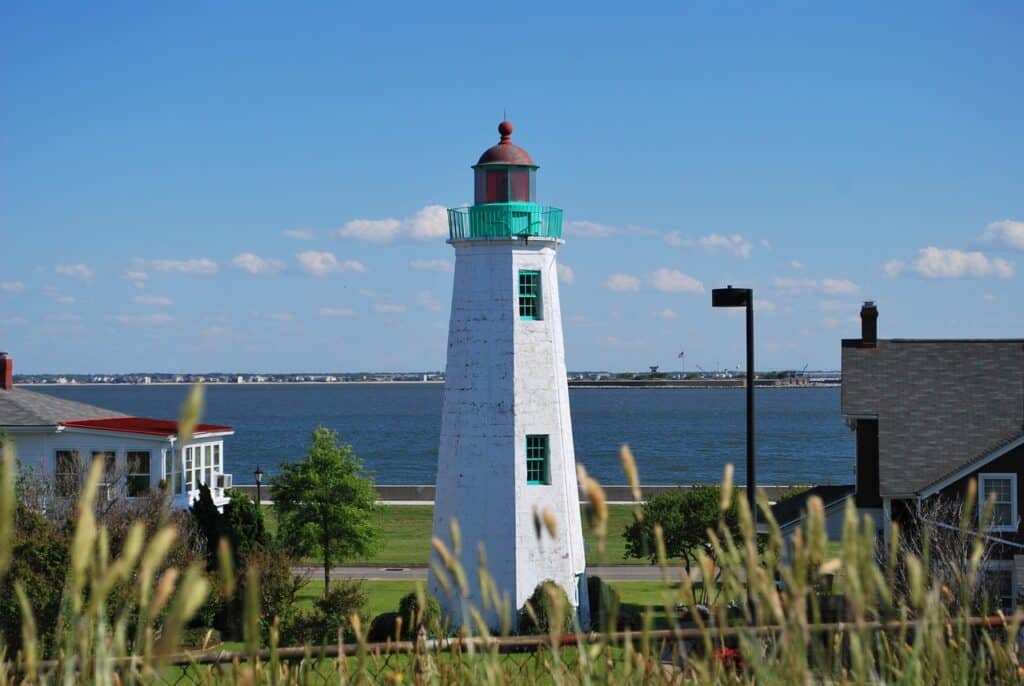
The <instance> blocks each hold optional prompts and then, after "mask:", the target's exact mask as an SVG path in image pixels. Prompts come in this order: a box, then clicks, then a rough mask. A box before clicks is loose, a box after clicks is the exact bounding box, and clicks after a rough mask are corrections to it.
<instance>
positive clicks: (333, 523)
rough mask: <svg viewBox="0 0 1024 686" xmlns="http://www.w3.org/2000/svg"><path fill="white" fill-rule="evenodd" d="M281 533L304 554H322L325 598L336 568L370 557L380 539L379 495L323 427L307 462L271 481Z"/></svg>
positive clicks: (344, 448)
mask: <svg viewBox="0 0 1024 686" xmlns="http://www.w3.org/2000/svg"><path fill="white" fill-rule="evenodd" d="M271 484H272V485H273V488H274V507H275V508H276V510H277V515H278V521H279V522H280V528H279V531H278V540H280V541H282V542H283V543H284V544H285V545H287V546H289V547H290V548H291V549H292V550H293V551H294V552H296V553H299V554H314V553H318V554H319V555H320V557H321V559H322V560H323V564H324V595H325V596H326V594H327V592H328V590H329V588H330V581H331V565H332V564H333V563H334V562H340V561H342V560H345V559H350V558H352V557H355V556H363V555H368V554H369V553H371V552H372V551H373V549H374V547H375V544H376V542H377V538H378V531H377V526H376V524H375V522H374V517H373V515H374V514H375V513H376V511H377V504H376V503H377V492H376V490H375V489H374V487H373V481H372V480H371V479H370V477H369V475H368V474H367V473H366V471H365V470H364V469H363V463H362V461H361V460H360V459H359V458H358V457H356V456H355V454H354V453H353V452H352V446H350V445H342V444H339V443H338V434H337V433H335V432H334V431H330V430H328V429H326V428H324V427H320V428H318V429H317V430H316V431H314V432H313V444H312V445H311V446H310V448H309V454H308V455H307V456H306V459H304V460H303V461H302V462H298V463H294V464H284V465H282V466H281V473H280V474H278V475H277V476H276V477H274V478H273V479H272V480H271Z"/></svg>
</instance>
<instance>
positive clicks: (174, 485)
mask: <svg viewBox="0 0 1024 686" xmlns="http://www.w3.org/2000/svg"><path fill="white" fill-rule="evenodd" d="M179 454H180V453H176V452H175V451H174V450H173V449H172V450H165V451H164V482H165V483H166V484H167V486H168V487H169V488H170V489H171V493H180V492H181V465H180V464H179V462H178V459H177V456H178V455H179Z"/></svg>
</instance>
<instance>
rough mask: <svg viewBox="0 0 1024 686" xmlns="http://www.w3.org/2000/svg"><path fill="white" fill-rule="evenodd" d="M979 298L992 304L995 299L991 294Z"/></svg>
mask: <svg viewBox="0 0 1024 686" xmlns="http://www.w3.org/2000/svg"><path fill="white" fill-rule="evenodd" d="M981 297H982V298H984V299H985V300H987V301H988V302H994V301H995V299H996V296H995V295H993V294H992V293H986V294H985V295H983V296H981Z"/></svg>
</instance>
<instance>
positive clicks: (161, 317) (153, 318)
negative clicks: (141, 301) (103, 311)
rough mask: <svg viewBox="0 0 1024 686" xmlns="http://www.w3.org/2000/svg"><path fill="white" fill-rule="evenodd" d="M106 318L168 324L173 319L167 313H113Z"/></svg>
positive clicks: (125, 322) (131, 322)
mask: <svg viewBox="0 0 1024 686" xmlns="http://www.w3.org/2000/svg"><path fill="white" fill-rule="evenodd" d="M107 319H110V320H113V321H115V322H120V323H121V324H170V323H171V322H173V321H174V317H173V316H171V315H169V314H115V315H111V316H109V317H107Z"/></svg>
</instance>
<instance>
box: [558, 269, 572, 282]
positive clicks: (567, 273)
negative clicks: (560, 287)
mask: <svg viewBox="0 0 1024 686" xmlns="http://www.w3.org/2000/svg"><path fill="white" fill-rule="evenodd" d="M558 282H559V283H564V284H573V283H576V273H575V272H574V271H573V270H572V267H570V266H569V265H567V264H560V265H558Z"/></svg>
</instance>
